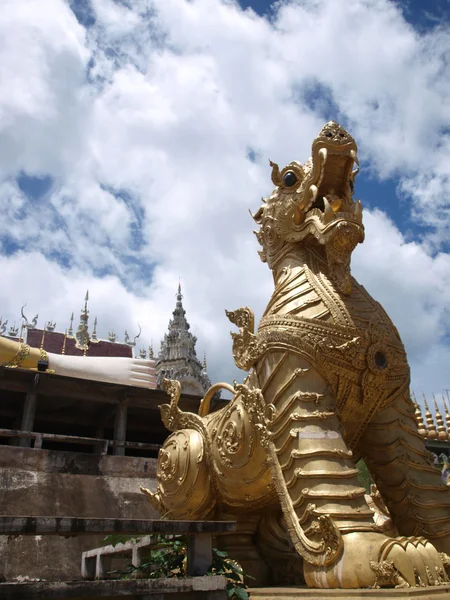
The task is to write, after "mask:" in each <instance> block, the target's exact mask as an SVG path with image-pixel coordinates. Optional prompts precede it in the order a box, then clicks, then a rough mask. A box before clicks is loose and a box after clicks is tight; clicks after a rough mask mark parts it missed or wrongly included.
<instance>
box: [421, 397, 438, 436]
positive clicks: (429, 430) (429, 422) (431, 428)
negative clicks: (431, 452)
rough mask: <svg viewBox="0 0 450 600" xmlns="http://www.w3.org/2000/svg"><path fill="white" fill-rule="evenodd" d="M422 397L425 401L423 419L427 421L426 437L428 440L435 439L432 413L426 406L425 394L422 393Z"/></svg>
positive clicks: (435, 433)
mask: <svg viewBox="0 0 450 600" xmlns="http://www.w3.org/2000/svg"><path fill="white" fill-rule="evenodd" d="M423 399H424V401H425V420H426V422H427V434H428V435H427V437H428V438H429V439H430V440H435V439H436V438H437V431H436V425H435V424H434V419H433V415H432V414H431V412H430V409H429V408H428V403H427V399H426V397H425V394H423Z"/></svg>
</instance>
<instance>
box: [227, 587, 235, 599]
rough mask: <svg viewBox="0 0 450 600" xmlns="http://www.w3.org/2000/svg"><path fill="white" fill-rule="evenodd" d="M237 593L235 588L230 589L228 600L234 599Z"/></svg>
mask: <svg viewBox="0 0 450 600" xmlns="http://www.w3.org/2000/svg"><path fill="white" fill-rule="evenodd" d="M227 587H228V586H227ZM235 591H236V588H235V587H231V588H229V589H228V598H232V597H233V596H234V593H235Z"/></svg>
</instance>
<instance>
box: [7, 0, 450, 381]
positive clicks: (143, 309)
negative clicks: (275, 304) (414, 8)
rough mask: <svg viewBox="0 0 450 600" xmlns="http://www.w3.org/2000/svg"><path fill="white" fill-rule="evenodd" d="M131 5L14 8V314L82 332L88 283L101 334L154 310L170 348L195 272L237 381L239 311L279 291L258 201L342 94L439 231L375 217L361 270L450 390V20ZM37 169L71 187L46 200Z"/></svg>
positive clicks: (418, 364) (226, 366)
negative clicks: (180, 298) (31, 189)
mask: <svg viewBox="0 0 450 600" xmlns="http://www.w3.org/2000/svg"><path fill="white" fill-rule="evenodd" d="M132 6H133V9H132V10H131V9H129V8H127V7H126V6H125V5H124V4H122V3H117V2H113V1H112V0H95V1H93V2H92V7H93V10H94V13H95V15H96V19H97V20H96V24H95V25H94V26H93V27H90V28H89V29H88V30H85V29H84V28H83V27H82V26H81V25H80V24H79V23H78V22H77V20H76V18H75V16H74V14H73V13H72V12H71V11H70V9H69V7H68V4H67V3H66V2H63V0H60V1H58V0H40V1H39V2H38V1H37V0H35V1H30V0H27V1H25V0H15V1H14V2H12V1H11V2H9V3H8V10H4V11H2V13H1V14H0V52H1V53H2V60H1V61H0V127H1V131H0V165H1V166H0V206H2V215H3V219H2V222H1V225H0V236H2V237H3V238H4V236H5V235H6V234H7V235H8V236H9V237H8V239H9V240H11V239H12V240H13V241H14V243H15V244H19V245H20V246H21V247H22V251H21V253H19V254H14V255H12V256H4V257H3V258H2V260H1V264H2V271H1V272H2V281H3V282H7V283H8V285H7V286H5V285H3V286H2V287H1V289H0V306H1V307H2V310H1V311H0V312H2V313H3V315H4V316H7V317H9V318H10V319H11V318H14V316H15V315H17V317H18V313H19V309H20V306H21V304H23V303H24V302H25V301H27V302H28V307H29V309H30V311H32V312H33V311H34V310H36V311H37V310H39V311H40V313H41V315H42V316H43V318H44V313H45V314H46V316H45V320H48V319H54V320H57V322H58V328H59V326H61V329H63V328H65V323H66V322H67V319H68V316H69V315H70V313H71V312H72V310H75V311H76V310H77V307H78V306H80V307H81V303H82V298H83V295H84V290H85V288H87V287H89V289H90V297H91V317H93V316H94V315H95V314H97V313H98V317H99V327H100V330H101V332H102V335H106V333H107V331H108V330H110V329H111V328H114V329H115V330H116V331H117V333H119V335H122V330H124V329H128V331H129V333H130V335H131V330H132V329H133V326H134V323H136V322H137V321H139V322H140V324H141V325H142V326H143V329H144V332H143V337H144V338H145V339H146V340H147V341H150V339H151V338H153V339H154V340H159V339H160V338H161V337H162V335H163V333H164V330H165V328H166V327H167V322H168V319H169V317H170V313H171V311H172V309H173V306H174V302H175V298H174V294H175V290H176V286H177V283H178V278H179V277H181V281H182V285H183V292H184V294H185V300H184V302H185V307H186V309H187V315H188V318H189V320H190V321H191V324H192V329H193V331H194V333H195V334H196V335H197V336H198V338H199V342H198V351H199V354H202V352H203V348H206V350H207V353H208V355H209V364H210V372H211V375H212V378H213V379H230V378H231V377H233V376H234V375H235V374H236V372H235V369H234V367H233V365H232V359H231V342H230V339H229V336H228V331H229V329H230V328H231V327H230V325H229V324H228V322H227V320H226V317H225V315H224V309H225V308H229V309H233V308H236V307H238V306H241V305H250V306H252V307H253V308H254V309H255V312H256V313H257V314H258V315H260V314H261V312H262V310H263V309H264V306H265V303H266V302H267V300H268V298H269V296H270V294H271V289H272V283H271V275H270V272H269V270H268V269H267V267H266V266H265V265H263V264H261V263H260V262H259V258H258V256H257V254H256V250H257V244H256V241H255V240H254V239H253V236H252V234H251V231H252V228H253V222H252V220H251V219H250V217H249V216H248V213H247V208H248V207H250V208H252V209H255V208H257V207H258V206H259V197H260V196H261V195H262V194H265V195H267V193H268V192H270V190H271V183H270V177H269V170H268V164H267V159H268V158H269V157H270V158H272V159H273V160H276V161H277V162H279V163H280V164H286V163H287V162H289V161H291V160H293V159H298V160H302V161H303V160H305V159H306V158H307V157H308V155H309V149H310V144H311V141H312V139H313V138H314V137H315V135H316V134H317V132H318V131H319V129H320V127H321V126H322V124H323V121H324V118H325V117H326V116H328V115H325V114H324V113H325V112H327V111H328V112H330V106H333V104H332V103H334V104H335V105H336V107H337V110H339V111H340V115H339V118H342V119H343V121H344V124H348V125H349V128H350V129H351V131H352V133H353V134H354V136H355V137H356V139H357V140H358V142H359V145H360V149H361V152H360V154H361V157H362V159H363V160H364V165H365V168H366V169H367V170H369V171H371V172H373V173H375V174H376V175H378V176H382V177H385V176H387V175H394V176H395V177H396V178H397V180H398V183H399V187H400V189H401V190H402V192H403V193H404V194H405V195H407V198H408V201H409V202H410V203H411V206H412V207H413V210H414V218H415V219H417V220H420V222H421V223H425V224H426V225H428V226H430V228H431V229H430V234H429V236H428V238H427V239H426V240H425V242H422V241H421V240H420V239H418V238H417V239H416V240H415V241H410V240H409V241H408V242H405V240H404V238H403V235H402V233H401V232H400V231H399V230H398V229H397V228H396V227H395V225H393V224H392V223H391V222H390V221H389V220H388V219H387V218H386V216H385V215H383V214H382V213H380V212H378V211H375V212H373V213H372V214H367V215H366V223H367V241H366V242H365V244H364V245H363V246H362V247H361V248H360V249H358V250H357V252H356V254H355V260H354V272H355V274H357V275H358V276H359V279H360V280H361V282H362V283H363V284H364V285H365V286H366V287H367V288H368V289H369V291H371V292H372V293H373V295H374V296H375V297H376V298H377V299H379V300H381V301H382V303H383V305H384V306H385V307H386V309H387V311H388V313H389V314H390V315H391V316H392V317H393V319H394V321H395V322H396V324H397V325H398V327H399V329H400V332H401V333H402V335H403V337H404V340H405V343H406V345H407V350H408V353H409V356H410V360H411V363H412V366H413V382H414V387H415V388H416V389H422V388H423V389H425V390H427V391H430V390H432V389H435V390H438V389H440V388H442V387H450V381H448V380H446V377H447V375H446V372H447V364H448V360H447V359H448V353H449V350H448V346H447V345H446V342H445V339H444V337H445V335H446V334H447V333H448V327H449V324H450V317H449V314H448V310H447V308H446V307H447V306H448V305H449V302H448V300H449V298H448V295H449V294H448V291H447V290H448V283H449V279H450V265H449V256H448V254H445V253H443V252H441V253H440V254H435V255H431V254H430V253H429V248H430V244H432V245H433V248H435V249H436V248H439V247H440V246H439V245H440V244H441V243H442V242H443V241H445V240H444V232H445V229H446V224H447V216H446V213H445V210H446V207H447V206H448V200H447V198H448V192H449V191H450V190H449V189H448V181H449V167H448V160H446V158H445V157H446V155H448V149H449V132H448V130H445V125H446V124H447V123H448V121H449V114H448V111H449V108H448V107H449V106H450V103H449V102H448V99H449V98H448V97H449V93H450V77H449V73H448V66H447V63H446V61H445V53H446V52H448V50H449V46H450V32H449V30H448V29H445V28H444V27H441V28H440V29H436V30H432V31H429V32H428V33H426V34H424V35H419V33H418V32H417V31H415V30H414V29H413V28H412V27H411V26H410V25H408V24H407V23H406V22H405V20H404V19H403V16H402V13H401V11H400V10H399V9H398V8H397V7H396V5H394V4H393V3H390V2H387V1H386V0H351V1H348V2H325V1H318V0H314V1H313V0H309V1H304V2H302V3H298V2H284V3H280V4H279V7H278V9H277V10H275V12H274V15H273V19H272V22H269V21H268V20H267V19H263V18H261V17H259V16H257V15H256V14H255V13H254V12H252V11H250V10H248V11H242V10H241V9H240V8H239V6H238V5H237V4H236V3H232V2H220V0H194V1H192V2H187V1H181V0H164V2H154V3H153V2H151V1H150V0H149V1H145V0H140V1H137V2H134V3H133V5H132ZM318 85H320V88H321V89H322V91H324V93H326V94H327V95H328V98H327V97H326V95H325V96H322V98H321V99H320V100H319V101H318V102H317V103H316V104H314V103H313V102H311V94H313V95H314V90H315V89H317V86H318ZM249 149H251V150H252V151H253V152H254V153H255V156H256V158H255V162H252V161H251V160H249V158H248V157H247V153H248V151H249ZM20 172H25V173H27V174H42V175H50V176H51V177H52V178H53V186H52V188H51V190H50V191H49V192H48V193H47V195H46V196H45V197H44V198H41V199H40V200H39V201H36V200H34V201H33V200H30V198H27V197H25V195H24V194H23V192H22V191H21V190H20V189H19V188H18V186H17V185H16V183H15V178H16V177H17V176H18V174H19V173H20ZM363 200H364V199H363ZM436 207H438V208H439V211H440V212H438V211H436V210H435V209H436ZM408 239H409V238H408ZM6 250H7V248H6V246H5V252H6ZM61 256H64V257H65V259H64V261H62V260H61ZM58 260H59V261H60V263H61V265H62V266H58V264H56V262H55V261H58ZM67 265H68V266H67ZM105 273H107V275H104V274H105ZM102 275H103V276H102ZM425 365H427V367H426V366H425Z"/></svg>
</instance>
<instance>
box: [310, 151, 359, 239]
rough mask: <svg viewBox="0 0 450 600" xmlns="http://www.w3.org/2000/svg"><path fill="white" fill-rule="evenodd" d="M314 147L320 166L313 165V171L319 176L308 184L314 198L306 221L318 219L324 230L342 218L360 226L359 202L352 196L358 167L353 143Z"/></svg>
mask: <svg viewBox="0 0 450 600" xmlns="http://www.w3.org/2000/svg"><path fill="white" fill-rule="evenodd" d="M315 150H316V153H315V156H314V160H315V161H318V162H319V165H320V166H319V168H317V164H316V165H315V167H316V168H315V169H314V170H313V172H315V173H317V176H318V177H317V181H316V182H315V183H312V184H311V185H310V197H311V198H312V199H313V201H312V203H311V205H310V207H309V209H308V210H307V212H306V215H305V217H306V220H312V219H314V220H318V221H319V222H320V229H321V231H322V232H323V233H325V232H326V231H327V230H328V229H331V228H332V227H334V226H335V225H337V224H338V223H339V222H342V221H346V222H353V223H354V224H355V225H357V226H362V205H361V202H360V201H359V200H356V201H355V200H353V198H352V195H353V180H354V178H355V176H356V174H357V173H358V170H359V160H358V156H357V153H356V148H355V145H354V144H352V143H350V144H346V145H344V146H337V147H334V146H333V147H329V148H327V147H326V146H321V147H320V148H316V149H315ZM355 165H356V169H354V166H355ZM317 224H319V223H317Z"/></svg>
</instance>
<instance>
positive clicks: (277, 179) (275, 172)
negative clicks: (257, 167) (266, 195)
mask: <svg viewBox="0 0 450 600" xmlns="http://www.w3.org/2000/svg"><path fill="white" fill-rule="evenodd" d="M269 164H270V166H271V167H272V173H271V175H270V177H271V179H272V183H273V184H274V185H276V186H279V185H281V174H280V168H279V166H278V165H277V163H274V162H272V161H271V160H269Z"/></svg>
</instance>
